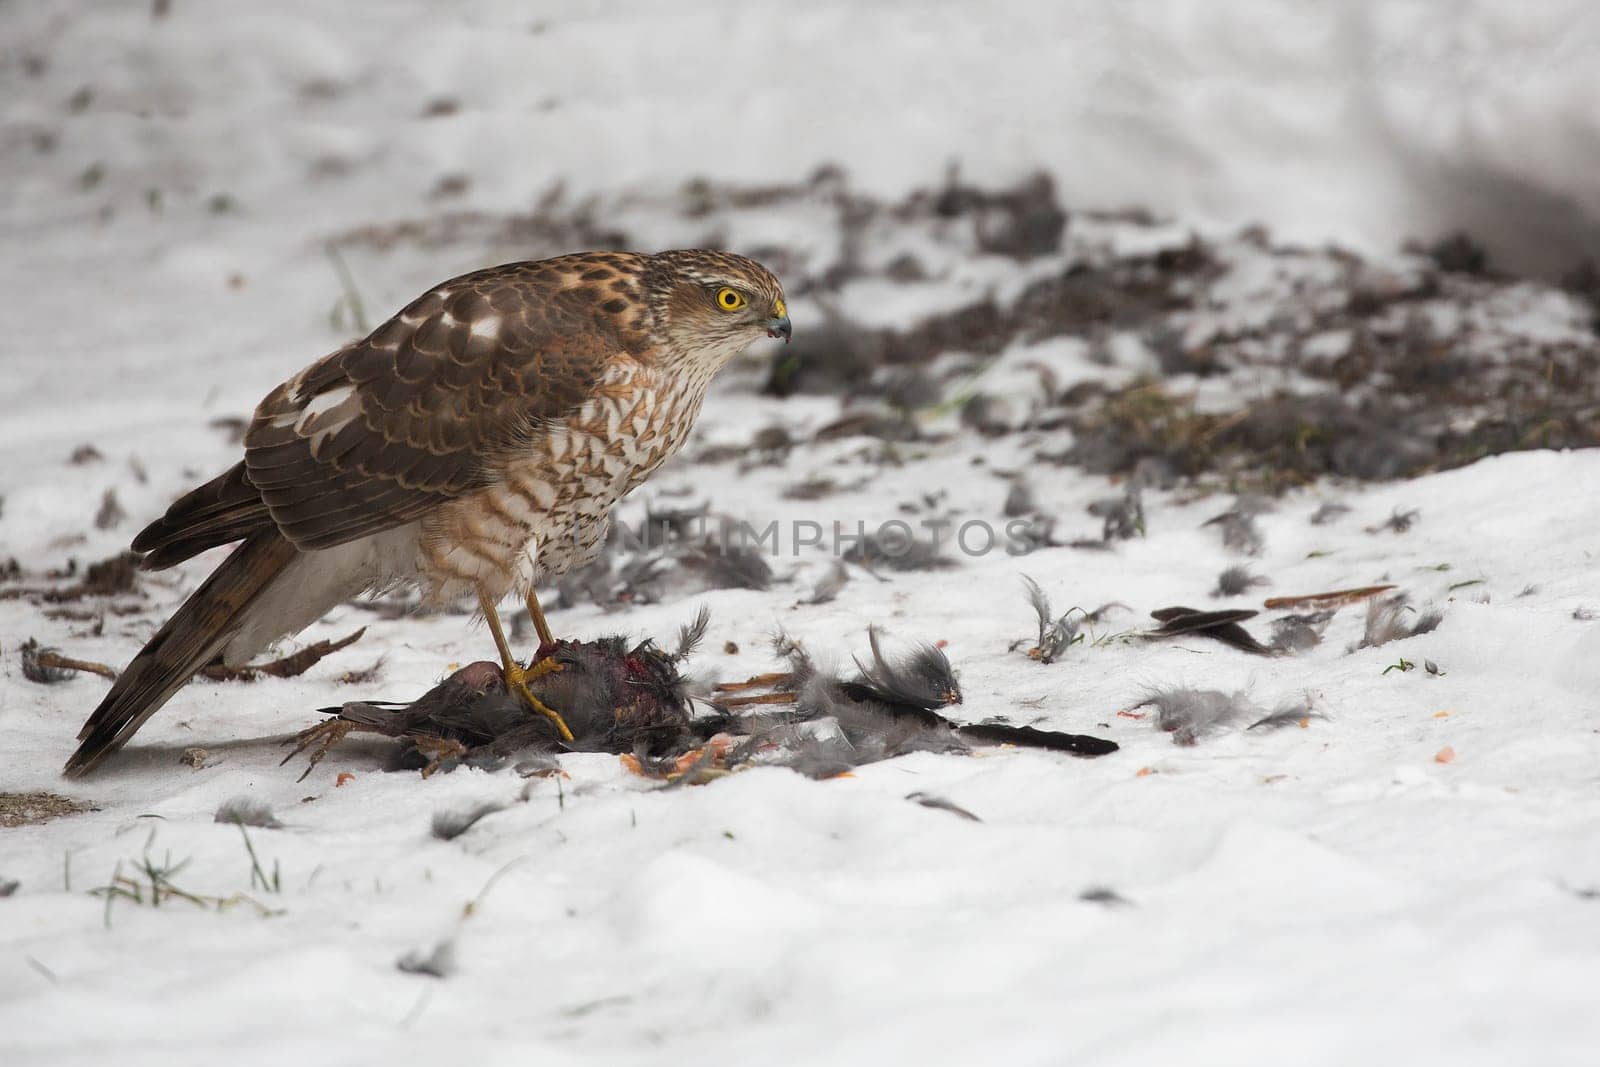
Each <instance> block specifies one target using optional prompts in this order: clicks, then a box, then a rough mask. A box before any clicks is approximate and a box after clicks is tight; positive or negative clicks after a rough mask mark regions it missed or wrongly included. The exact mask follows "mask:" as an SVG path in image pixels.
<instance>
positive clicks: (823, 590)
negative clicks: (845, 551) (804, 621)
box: [801, 560, 850, 604]
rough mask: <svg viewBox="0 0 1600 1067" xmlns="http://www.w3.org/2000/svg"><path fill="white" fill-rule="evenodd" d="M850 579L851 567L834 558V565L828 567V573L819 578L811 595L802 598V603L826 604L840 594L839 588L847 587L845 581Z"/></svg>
mask: <svg viewBox="0 0 1600 1067" xmlns="http://www.w3.org/2000/svg"><path fill="white" fill-rule="evenodd" d="M849 581H850V571H849V569H848V568H847V567H845V565H844V563H842V562H841V561H839V560H834V561H833V565H832V566H831V567H829V568H828V573H827V574H824V575H823V576H822V578H821V579H820V580H818V582H817V584H816V588H814V589H812V590H811V595H810V596H809V597H807V598H806V599H805V600H802V601H801V603H802V604H826V603H828V602H829V601H831V600H832V599H833V598H834V597H836V596H838V595H839V590H841V589H843V588H844V587H845V583H847V582H849Z"/></svg>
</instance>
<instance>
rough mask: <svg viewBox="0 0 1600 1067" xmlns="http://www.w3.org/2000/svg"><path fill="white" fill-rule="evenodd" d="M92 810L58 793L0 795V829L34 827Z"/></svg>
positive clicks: (91, 806)
mask: <svg viewBox="0 0 1600 1067" xmlns="http://www.w3.org/2000/svg"><path fill="white" fill-rule="evenodd" d="M94 810H95V808H94V805H92V804H85V803H83V802H82V801H80V800H73V799H71V798H69V797H64V796H61V795H60V794H58V793H44V792H40V793H0V827H6V828H10V827H13V826H36V825H38V824H39V823H43V822H49V821H50V820H51V819H59V818H61V817H62V816H64V815H81V814H83V813H84V812H86V811H94Z"/></svg>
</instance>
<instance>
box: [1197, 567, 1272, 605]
mask: <svg viewBox="0 0 1600 1067" xmlns="http://www.w3.org/2000/svg"><path fill="white" fill-rule="evenodd" d="M1270 584H1272V583H1270V582H1269V581H1267V579H1265V578H1262V577H1259V576H1257V575H1254V574H1251V573H1250V567H1249V565H1248V564H1245V563H1235V564H1234V565H1233V566H1231V567H1229V568H1227V569H1226V570H1224V571H1223V572H1222V573H1221V574H1219V575H1217V587H1216V588H1215V589H1213V590H1212V591H1211V595H1212V596H1215V597H1224V596H1240V595H1242V594H1244V593H1247V592H1249V591H1250V590H1251V589H1254V588H1255V587H1256V586H1258V585H1270Z"/></svg>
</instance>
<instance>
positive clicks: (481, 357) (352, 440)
mask: <svg viewBox="0 0 1600 1067" xmlns="http://www.w3.org/2000/svg"><path fill="white" fill-rule="evenodd" d="M556 280H557V279H555V278H553V277H551V276H550V275H549V274H547V273H544V272H543V271H542V270H541V267H540V265H538V264H513V265H511V266H508V267H496V268H491V269H490V270H486V271H479V272H477V273H475V274H469V275H465V276H463V277H461V278H457V279H454V280H453V281H449V282H446V283H444V284H443V285H441V286H439V287H437V288H436V289H433V290H431V291H430V292H428V293H425V294H424V295H423V296H421V297H420V298H418V299H417V300H416V301H414V302H413V303H412V304H411V305H410V306H409V307H407V308H406V309H405V310H404V311H402V312H401V313H400V314H398V315H396V316H395V317H394V318H392V319H390V320H389V321H388V322H386V323H384V324H383V325H382V326H380V327H378V329H376V330H374V331H373V333H372V334H371V336H369V337H367V338H366V339H365V340H364V341H361V342H358V343H356V344H353V345H350V346H349V347H347V348H345V349H343V350H341V351H339V352H336V353H334V354H333V355H331V356H329V357H327V358H326V359H324V360H322V361H321V362H320V363H317V364H315V365H313V366H312V367H310V368H308V369H307V370H306V371H305V372H303V373H301V374H300V375H297V376H296V377H295V378H293V379H291V380H290V381H289V382H286V383H285V384H283V385H281V386H279V387H278V388H277V389H275V390H273V391H272V393H271V394H270V395H269V396H268V397H267V398H266V400H264V401H262V403H261V405H260V407H258V408H257V409H256V414H255V418H254V419H253V420H252V422H251V425H250V429H249V430H248V432H247V433H246V434H245V462H244V467H245V472H244V473H245V477H246V479H247V480H248V482H249V484H250V485H251V486H253V487H254V489H255V491H256V492H257V493H258V494H259V499H260V501H261V503H262V505H263V506H264V507H265V508H266V510H267V511H268V512H269V513H270V515H271V518H272V520H273V521H274V522H275V523H276V524H277V526H278V528H279V529H280V530H282V531H283V534H284V536H286V537H287V538H288V539H289V540H290V541H291V542H293V543H294V544H295V545H296V546H297V547H299V548H302V549H307V548H326V547H329V546H332V545H337V544H341V543H343V542H345V541H351V540H354V539H356V538H358V537H362V536H365V535H367V534H371V533H376V532H378V531H380V530H384V529H388V528H390V527H393V526H398V525H401V524H403V523H406V522H409V521H411V520H413V519H416V518H418V517H420V516H421V515H423V514H424V513H426V512H427V511H428V510H429V509H430V508H432V507H434V506H435V505H437V504H439V503H441V502H443V501H445V500H448V499H450V498H452V497H456V496H460V495H461V494H463V493H466V492H470V491H472V490H474V489H478V488H483V487H486V486H488V485H489V484H491V482H492V479H493V477H494V472H493V470H492V469H491V467H490V466H489V463H488V461H490V460H492V459H493V458H495V457H497V456H499V455H502V454H504V453H505V452H507V451H509V450H511V449H513V448H515V447H516V445H517V443H518V441H519V440H520V439H522V438H523V437H525V436H526V434H527V433H528V432H529V431H530V430H531V429H532V428H533V427H535V426H537V425H538V424H539V423H540V422H542V421H545V420H549V419H556V418H560V417H562V416H564V415H567V414H569V413H571V412H572V411H574V410H575V409H577V408H578V407H579V406H581V405H582V404H583V403H584V401H585V400H587V399H588V398H589V397H590V396H591V395H592V392H593V389H594V387H595V385H596V383H597V382H598V380H599V378H600V375H601V373H602V371H603V370H604V368H605V365H606V363H607V362H608V360H609V359H611V358H613V357H615V356H616V355H618V354H619V353H621V352H622V351H624V350H625V349H626V348H627V347H628V345H626V344H625V343H624V339H623V338H622V337H621V335H620V334H619V332H618V329H617V326H616V324H615V318H614V316H611V315H607V314H605V313H604V312H603V311H602V310H601V309H600V308H599V307H598V306H597V304H596V301H595V296H594V293H593V291H592V290H562V289H559V288H556V287H555V285H554V284H552V283H553V282H555V281H556Z"/></svg>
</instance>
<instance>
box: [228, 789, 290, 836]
mask: <svg viewBox="0 0 1600 1067" xmlns="http://www.w3.org/2000/svg"><path fill="white" fill-rule="evenodd" d="M212 821H213V822H223V823H239V824H240V825H241V826H259V827H261V828H262V829H265V830H279V829H282V828H283V823H281V822H279V821H278V819H277V816H275V815H273V814H272V805H270V804H268V803H267V802H266V801H265V800H257V799H256V798H255V797H252V796H236V797H230V798H228V799H227V800H224V801H223V802H222V803H221V804H219V805H217V813H216V815H215V816H214V817H213V819H212Z"/></svg>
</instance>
